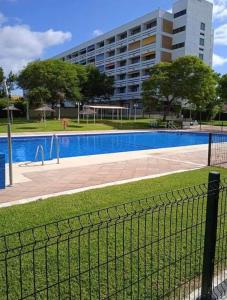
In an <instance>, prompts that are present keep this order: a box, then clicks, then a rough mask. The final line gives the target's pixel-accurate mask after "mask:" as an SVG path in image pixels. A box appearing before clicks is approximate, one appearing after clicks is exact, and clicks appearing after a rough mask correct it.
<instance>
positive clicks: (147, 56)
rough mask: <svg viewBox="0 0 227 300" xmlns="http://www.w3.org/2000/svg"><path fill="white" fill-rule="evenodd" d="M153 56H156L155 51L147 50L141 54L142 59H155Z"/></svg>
mask: <svg viewBox="0 0 227 300" xmlns="http://www.w3.org/2000/svg"><path fill="white" fill-rule="evenodd" d="M155 56H156V55H155V52H149V53H146V54H143V56H142V60H143V61H147V60H151V59H155Z"/></svg>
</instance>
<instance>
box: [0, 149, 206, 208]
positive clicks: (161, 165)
mask: <svg viewBox="0 0 227 300" xmlns="http://www.w3.org/2000/svg"><path fill="white" fill-rule="evenodd" d="M206 163H207V145H200V146H188V147H177V148H169V149H168V148H165V149H157V150H145V151H132V152H124V153H114V154H104V155H93V156H84V157H74V158H65V159H61V162H60V165H57V164H56V163H55V161H51V162H49V163H48V164H47V165H45V166H40V165H39V164H32V165H25V164H15V165H14V182H15V184H14V186H13V187H7V188H6V189H5V190H3V191H0V207H5V206H9V205H14V204H19V203H26V202H29V201H35V200H37V199H40V198H47V197H49V196H52V195H60V194H65V193H75V192H80V191H84V190H87V189H91V188H97V187H102V186H106V185H113V184H120V183H125V182H131V181H136V180H140V179H144V178H154V177H158V176H162V175H166V174H171V173H176V172H182V171H186V170H192V169H196V168H200V167H203V166H205V165H206Z"/></svg>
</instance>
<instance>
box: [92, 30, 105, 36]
mask: <svg viewBox="0 0 227 300" xmlns="http://www.w3.org/2000/svg"><path fill="white" fill-rule="evenodd" d="M102 34H103V32H102V30H100V29H95V30H94V31H93V33H92V35H93V36H94V37H97V36H100V35H102Z"/></svg>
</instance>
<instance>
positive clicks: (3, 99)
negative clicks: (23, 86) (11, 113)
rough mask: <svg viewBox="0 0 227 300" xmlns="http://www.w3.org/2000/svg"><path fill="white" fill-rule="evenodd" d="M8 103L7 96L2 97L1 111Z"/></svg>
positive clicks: (0, 102)
mask: <svg viewBox="0 0 227 300" xmlns="http://www.w3.org/2000/svg"><path fill="white" fill-rule="evenodd" d="M7 105H8V99H7V98H0V111H1V110H2V109H3V108H5V107H6V106H7Z"/></svg>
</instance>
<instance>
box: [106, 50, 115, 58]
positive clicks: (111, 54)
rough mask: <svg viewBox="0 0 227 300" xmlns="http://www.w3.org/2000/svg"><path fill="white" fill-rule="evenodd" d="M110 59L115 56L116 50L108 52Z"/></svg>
mask: <svg viewBox="0 0 227 300" xmlns="http://www.w3.org/2000/svg"><path fill="white" fill-rule="evenodd" d="M107 55H108V57H112V56H114V55H115V50H111V51H109V52H107Z"/></svg>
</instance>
